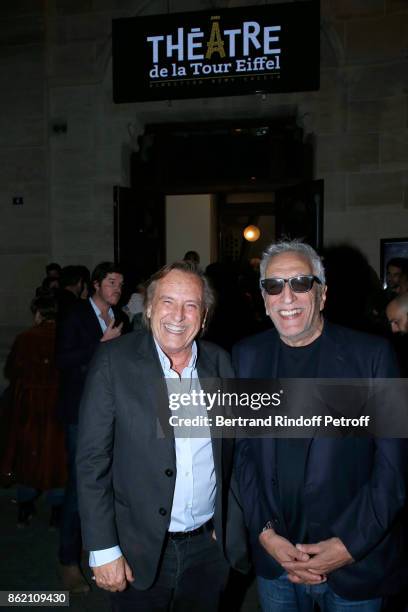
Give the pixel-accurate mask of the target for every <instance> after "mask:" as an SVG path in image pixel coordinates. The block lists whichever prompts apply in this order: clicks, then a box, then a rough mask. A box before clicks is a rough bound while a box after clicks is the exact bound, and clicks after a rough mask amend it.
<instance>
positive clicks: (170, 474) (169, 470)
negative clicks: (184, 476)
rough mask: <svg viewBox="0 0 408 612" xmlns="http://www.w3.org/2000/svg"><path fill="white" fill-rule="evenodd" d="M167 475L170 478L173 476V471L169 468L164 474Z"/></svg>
mask: <svg viewBox="0 0 408 612" xmlns="http://www.w3.org/2000/svg"><path fill="white" fill-rule="evenodd" d="M164 473H165V474H166V476H168V477H169V478H170V476H173V470H171V469H170V468H167V470H166V471H165V472H164Z"/></svg>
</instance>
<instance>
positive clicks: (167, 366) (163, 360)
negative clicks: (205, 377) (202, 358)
mask: <svg viewBox="0 0 408 612" xmlns="http://www.w3.org/2000/svg"><path fill="white" fill-rule="evenodd" d="M153 340H154V343H155V345H156V350H157V354H158V355H159V359H160V364H161V367H162V370H163V372H167V371H168V370H171V362H170V359H169V358H168V357H167V355H166V354H165V353H164V352H163V350H162V349H161V347H160V345H159V343H158V342H157V340H156V338H155V337H154V336H153ZM196 362H197V343H196V341H195V340H194V342H193V344H192V345H191V358H190V361H189V362H188V364H187V365H186V366H185V368H184V369H186V368H190V369H191V370H195V368H196Z"/></svg>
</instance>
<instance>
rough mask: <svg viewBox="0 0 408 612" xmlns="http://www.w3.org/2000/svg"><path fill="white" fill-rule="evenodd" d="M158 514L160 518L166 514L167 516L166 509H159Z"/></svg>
mask: <svg viewBox="0 0 408 612" xmlns="http://www.w3.org/2000/svg"><path fill="white" fill-rule="evenodd" d="M159 514H161V515H162V516H166V514H167V510H166V508H160V509H159Z"/></svg>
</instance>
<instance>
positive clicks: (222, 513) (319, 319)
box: [1, 241, 408, 612]
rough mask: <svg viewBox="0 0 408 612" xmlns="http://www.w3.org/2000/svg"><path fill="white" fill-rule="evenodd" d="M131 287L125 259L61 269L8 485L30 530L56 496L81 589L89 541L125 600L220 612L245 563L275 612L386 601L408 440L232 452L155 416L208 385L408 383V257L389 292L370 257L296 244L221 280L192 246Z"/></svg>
mask: <svg viewBox="0 0 408 612" xmlns="http://www.w3.org/2000/svg"><path fill="white" fill-rule="evenodd" d="M350 266H352V267H350ZM352 276H353V278H351V277H352ZM125 282H126V278H125V277H124V275H123V273H122V271H121V269H120V267H118V266H117V265H116V264H114V263H112V262H102V263H100V264H98V265H97V266H96V267H95V269H94V270H93V271H92V274H91V273H90V272H89V270H88V269H87V268H86V267H85V266H80V265H78V266H72V265H70V266H66V267H63V268H61V267H60V266H59V265H58V264H56V263H51V264H49V265H48V266H47V267H46V277H45V279H44V280H43V282H42V283H41V286H40V287H38V288H37V290H36V291H35V297H34V299H33V301H32V304H31V312H32V315H33V325H32V327H31V328H30V329H28V330H26V331H24V332H22V333H21V334H19V335H18V336H17V338H16V340H15V342H14V344H13V347H12V350H11V352H10V355H9V358H8V360H7V364H6V369H5V374H6V377H7V379H8V380H9V382H10V385H9V388H8V389H7V394H6V395H7V399H8V404H9V435H8V438H7V444H6V448H5V452H4V453H3V457H2V458H1V472H2V475H3V480H4V481H5V482H14V483H16V484H17V504H18V505H17V507H18V512H17V517H16V520H17V524H18V526H19V527H21V528H23V527H25V528H29V525H30V522H31V521H32V519H33V516H34V514H35V512H36V499H37V498H38V497H39V496H40V495H41V494H44V496H45V497H46V499H47V501H48V502H49V504H50V517H49V524H50V528H54V529H55V528H58V529H59V532H60V546H59V551H58V556H59V571H60V575H61V580H62V585H63V587H64V589H66V590H69V591H70V592H71V593H85V592H87V591H89V590H90V586H89V584H88V582H87V580H86V579H85V576H84V574H83V571H82V568H81V553H82V549H83V548H84V549H85V550H87V551H89V552H90V558H89V564H90V566H91V567H92V569H93V572H94V578H95V580H96V584H97V585H98V586H99V587H101V588H104V589H106V590H108V591H109V592H110V593H111V599H112V606H113V609H114V610H116V611H117V612H125V611H128V610H146V611H148V610H162V611H165V610H168V609H169V606H170V605H172V606H173V607H174V610H177V611H180V612H181V611H186V612H187V611H189V612H190V611H194V610H196V611H197V612H198V611H200V612H215V611H216V610H217V609H218V606H219V605H222V604H221V603H220V602H221V601H222V597H223V592H224V591H225V585H226V583H227V577H228V573H229V568H230V567H232V568H234V570H235V571H236V572H238V573H239V572H247V571H248V569H249V567H250V561H249V559H250V560H251V562H252V564H253V566H254V567H255V573H256V574H257V577H258V588H259V594H260V601H261V605H262V609H263V610H264V612H281V611H282V612H290V611H292V610H293V611H296V610H300V611H301V612H308V611H311V610H312V609H313V605H314V604H315V603H318V604H319V606H320V609H321V610H322V611H326V610H327V611H328V612H337V611H338V610H342V611H346V610H349V609H350V610H352V609H353V610H354V609H355V606H356V602H359V604H360V607H359V608H358V609H359V610H362V611H364V612H376V611H379V610H381V609H382V606H383V605H384V603H385V602H386V601H387V598H389V597H391V596H394V595H396V594H398V593H399V592H400V591H401V589H402V588H403V587H404V586H405V584H404V580H406V577H407V576H408V573H406V567H405V560H404V559H403V556H404V555H403V553H404V551H403V550H402V549H401V542H403V543H404V542H405V540H404V539H403V538H405V535H403V525H402V523H403V520H402V510H403V508H404V504H405V486H406V469H407V468H406V465H405V464H404V461H406V459H407V457H406V443H405V441H400V440H394V441H390V440H388V441H387V440H381V439H370V440H364V441H358V443H357V442H356V441H355V439H352V440H351V441H350V440H340V441H339V440H328V439H323V440H312V441H311V440H310V439H301V440H298V439H296V440H295V439H293V440H290V439H289V440H275V439H272V438H268V437H267V438H265V439H247V440H245V439H244V440H239V441H238V443H237V444H236V448H235V450H234V442H233V440H232V439H229V440H222V443H221V440H215V439H213V440H211V434H210V431H209V430H208V431H206V432H205V435H202V436H200V437H194V436H192V437H190V438H179V437H177V436H176V437H174V435H171V436H170V437H166V436H165V435H164V436H160V435H159V434H158V431H157V415H158V410H159V406H161V405H163V403H164V404H166V402H167V405H168V399H167V396H168V395H169V394H170V392H171V390H172V389H175V388H176V389H177V388H178V385H179V383H180V382H181V381H182V380H183V379H187V380H188V381H189V389H190V391H191V389H192V388H194V389H196V390H197V391H200V389H202V388H203V387H204V385H205V380H206V379H207V378H208V379H209V378H232V377H233V376H234V372H235V374H236V375H237V376H239V377H240V378H252V379H257V378H265V379H269V378H325V377H326V378H346V377H348V378H370V377H379V378H382V377H383V378H387V377H394V376H399V375H400V374H401V372H402V374H403V375H405V373H406V372H407V371H408V351H407V345H406V342H407V340H408V260H406V259H404V258H394V259H392V260H390V261H388V262H387V277H386V286H385V288H383V287H381V285H380V283H379V280H378V278H376V277H375V274H374V273H373V271H372V270H371V269H370V267H369V266H368V264H367V263H366V261H365V259H364V258H363V257H362V256H361V254H359V253H358V252H357V251H356V250H355V249H350V248H349V247H342V248H339V249H337V250H335V249H331V250H328V251H327V252H326V253H325V255H324V257H323V258H320V257H319V256H318V255H317V254H316V253H315V252H314V250H313V249H312V248H311V247H309V246H308V245H305V244H303V243H300V242H296V241H293V242H285V243H280V244H277V245H271V247H269V249H268V250H267V251H266V252H265V253H264V255H263V257H262V259H258V260H256V261H255V260H253V261H251V262H248V264H247V265H246V266H244V267H242V266H241V267H237V266H236V265H233V264H227V263H222V264H221V263H214V264H211V265H209V266H208V267H207V268H206V270H205V272H204V271H203V270H201V268H200V258H199V255H198V253H196V252H195V251H189V252H188V253H186V255H185V256H184V259H183V261H180V262H176V263H175V264H171V265H168V266H165V267H164V268H163V269H161V270H160V271H158V272H157V273H156V274H155V275H153V277H151V278H150V279H149V280H147V281H144V279H140V278H138V279H132V282H131V283H129V286H128V287H126V285H125ZM327 286H329V291H328V292H327ZM354 287H355V290H354ZM362 287H363V291H362ZM323 309H325V318H323V315H322V312H323ZM271 322H272V327H271ZM339 324H340V325H339ZM367 331H368V332H374V334H375V335H372V334H371V335H369V334H366V333H363V332H367ZM384 336H385V337H388V341H389V340H391V342H392V343H394V348H395V349H396V354H397V356H398V361H399V366H398V365H397V362H396V361H395V359H394V356H393V353H392V351H391V350H390V348H389V344H390V343H389V342H388V341H387V339H386V338H384ZM199 338H200V339H199ZM119 339H120V341H119ZM231 352H232V356H233V366H232V364H231V361H230V356H229V353H231ZM160 381H161V382H160ZM163 381H164V383H165V384H164V385H163ZM174 385H175V386H174ZM192 408H193V407H192V406H189V407H188V410H190V409H192ZM204 413H205V409H204ZM194 414H195V413H194ZM200 414H201V413H200V409H199V410H198V413H197V415H198V416H199V415H200ZM201 416H202V414H201ZM234 464H235V467H234ZM407 465H408V464H407ZM356 466H358V469H356ZM246 534H247V535H246ZM401 538H402V539H401ZM248 539H249V543H250V546H249V551H248V550H247V540H248ZM398 539H399V543H397V541H398ZM180 568H182V570H181V569H180ZM236 575H238V574H235V576H236ZM129 585H131V586H129ZM392 601H393V602H394V603H392V604H387V605H391V606H393V607H389V608H388V610H389V611H390V612H395V611H396V610H397V608H396V607H395V606H396V605H397V604H396V603H395V601H396V600H392ZM348 604H350V605H349V606H348ZM398 605H400V604H398ZM401 605H402V604H401ZM225 609H227V608H225ZM401 609H402V608H401Z"/></svg>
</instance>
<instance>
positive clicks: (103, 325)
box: [89, 297, 115, 334]
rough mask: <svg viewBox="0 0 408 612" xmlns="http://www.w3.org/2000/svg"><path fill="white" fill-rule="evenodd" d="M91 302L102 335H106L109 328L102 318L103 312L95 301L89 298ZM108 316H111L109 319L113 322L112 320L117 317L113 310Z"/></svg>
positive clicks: (110, 309)
mask: <svg viewBox="0 0 408 612" xmlns="http://www.w3.org/2000/svg"><path fill="white" fill-rule="evenodd" d="M89 301H90V303H91V306H92V308H93V309H94V311H95V314H96V318H97V319H98V323H99V325H100V326H101V330H102V333H103V334H104V333H105V332H106V330H107V329H108V326H107V325H106V323H105V320H104V318H103V317H102V311H101V309H100V308H98V306H97V305H96V304H95V302H94V301H93V299H92V298H91V297H90V298H89ZM108 315H109V318H110V320H111V321H112V319H114V318H115V315H114V312H113V310H112V308H109V310H108Z"/></svg>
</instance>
